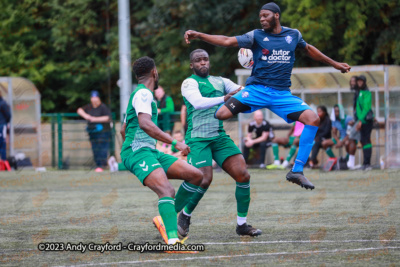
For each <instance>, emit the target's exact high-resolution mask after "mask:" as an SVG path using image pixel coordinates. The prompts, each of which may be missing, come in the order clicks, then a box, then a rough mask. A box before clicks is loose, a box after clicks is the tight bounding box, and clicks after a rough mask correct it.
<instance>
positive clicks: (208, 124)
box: [178, 49, 261, 236]
mask: <svg viewBox="0 0 400 267" xmlns="http://www.w3.org/2000/svg"><path fill="white" fill-rule="evenodd" d="M190 62H191V63H190V68H191V69H192V70H193V72H194V74H193V75H192V76H190V77H189V78H187V79H186V80H185V81H184V82H183V83H182V88H181V91H182V96H183V99H184V102H185V105H186V107H187V125H188V130H187V132H186V138H185V140H186V144H187V145H189V146H190V153H189V154H188V163H190V164H191V165H193V166H195V167H196V168H199V169H200V170H201V171H202V172H203V180H202V182H201V184H200V187H199V188H198V189H197V191H196V192H195V193H194V195H193V196H192V199H191V200H190V202H189V203H188V204H187V205H186V206H185V208H184V210H183V211H182V212H181V213H180V214H179V218H178V232H179V234H180V235H181V236H187V235H188V232H189V225H190V219H191V216H192V212H193V210H194V209H195V208H196V206H197V205H198V203H199V202H200V200H201V198H202V197H203V195H204V194H205V192H206V191H207V189H208V187H209V185H210V184H211V182H212V177H213V175H212V174H213V173H212V172H213V169H212V160H213V159H214V160H215V161H216V162H217V164H218V165H219V166H220V167H221V168H222V169H224V170H225V171H226V172H227V173H228V174H229V175H230V176H231V177H232V178H233V179H234V180H235V181H236V192H235V197H236V202H237V214H238V217H237V227H236V233H237V234H239V235H249V236H257V235H260V234H261V230H259V229H256V228H253V227H252V226H251V225H248V224H247V223H246V221H247V213H248V209H249V204H250V175H249V173H248V171H247V169H246V163H245V161H244V158H243V156H242V153H241V152H240V150H239V149H238V147H237V146H236V145H235V143H234V142H233V141H232V139H231V138H230V137H229V136H228V135H227V134H226V133H225V130H224V128H223V122H222V121H220V120H218V119H216V118H215V117H214V113H215V111H216V110H217V109H218V106H219V105H220V104H222V103H224V102H225V101H226V100H228V99H229V98H230V97H231V96H232V95H233V94H235V93H237V92H238V91H240V88H241V87H240V86H239V85H237V84H235V83H234V82H232V81H231V80H229V79H225V78H222V77H215V76H210V75H209V68H210V63H209V57H208V53H207V52H206V51H205V50H202V49H197V50H194V51H193V52H192V53H191V54H190Z"/></svg>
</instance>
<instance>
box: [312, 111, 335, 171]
mask: <svg viewBox="0 0 400 267" xmlns="http://www.w3.org/2000/svg"><path fill="white" fill-rule="evenodd" d="M317 113H318V116H319V119H320V120H321V123H320V125H319V127H318V131H317V134H316V135H315V139H314V146H313V148H312V151H311V161H310V166H311V167H314V166H316V165H317V163H318V162H317V156H318V152H319V149H320V148H321V147H322V141H324V140H325V139H329V138H331V137H332V122H331V119H330V118H329V116H328V111H327V109H326V107H325V106H318V108H317Z"/></svg>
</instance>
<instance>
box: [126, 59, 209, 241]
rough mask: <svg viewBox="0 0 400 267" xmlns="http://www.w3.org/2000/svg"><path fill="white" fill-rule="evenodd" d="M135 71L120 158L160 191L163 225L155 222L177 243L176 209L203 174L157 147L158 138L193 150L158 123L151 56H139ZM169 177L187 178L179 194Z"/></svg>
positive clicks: (140, 178) (178, 146)
mask: <svg viewBox="0 0 400 267" xmlns="http://www.w3.org/2000/svg"><path fill="white" fill-rule="evenodd" d="M133 71H134V73H135V75H136V78H137V80H138V86H137V88H136V89H135V91H133V92H132V94H131V95H130V98H129V102H128V107H127V110H126V124H125V125H124V127H125V134H124V136H125V141H124V143H123V145H122V148H121V159H122V161H123V163H124V165H125V167H126V168H127V169H128V170H130V171H131V172H132V173H133V174H134V175H136V176H137V178H138V179H139V181H140V182H141V183H142V184H143V185H144V186H148V187H149V188H150V189H151V190H153V191H154V192H155V193H156V194H157V195H158V198H159V200H158V209H159V212H160V215H161V218H162V222H163V224H164V225H162V226H160V225H157V224H156V221H157V222H160V221H161V220H158V219H157V220H156V218H157V217H155V218H154V219H153V222H154V223H155V224H156V226H157V228H158V229H159V230H160V233H161V235H162V236H163V239H164V240H165V242H166V243H168V244H174V243H176V242H180V241H179V238H178V233H177V212H179V211H181V210H182V209H183V207H184V206H185V205H186V204H187V203H188V202H189V201H190V199H191V197H192V195H193V194H194V193H195V192H196V191H197V189H198V188H199V185H200V183H201V181H202V178H203V174H202V173H201V171H199V170H198V169H196V168H194V167H193V166H191V165H189V164H188V163H187V162H185V161H183V160H178V159H177V158H175V157H173V156H171V155H167V154H164V153H161V152H160V151H158V150H156V149H155V147H156V142H157V140H159V141H162V142H164V143H167V144H172V145H173V146H174V147H175V148H176V149H178V150H180V151H182V154H183V155H187V154H188V153H189V152H190V148H189V146H187V145H186V144H184V143H182V142H178V141H177V140H175V139H172V137H171V136H170V135H169V134H166V133H164V132H163V131H161V129H160V128H158V127H157V126H156V125H157V105H156V103H155V101H154V100H153V91H154V89H155V88H157V87H158V86H157V83H158V73H157V69H156V66H155V63H154V60H153V59H151V58H149V57H142V58H139V59H137V60H136V61H135V62H134V64H133ZM168 179H180V180H184V182H183V183H182V184H181V186H180V188H179V190H178V192H177V193H176V195H175V190H174V188H173V187H172V185H171V184H170V183H169V181H168ZM164 227H165V228H164ZM163 229H165V230H163ZM165 232H166V233H165Z"/></svg>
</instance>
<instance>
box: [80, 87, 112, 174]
mask: <svg viewBox="0 0 400 267" xmlns="http://www.w3.org/2000/svg"><path fill="white" fill-rule="evenodd" d="M76 112H77V113H78V114H79V115H80V116H81V117H82V118H84V119H85V120H87V121H88V126H87V131H88V133H89V139H90V143H91V144H92V151H93V158H94V161H95V163H96V167H97V168H96V169H95V171H96V172H102V171H103V167H104V166H107V154H108V150H109V147H110V138H111V127H110V121H111V111H110V109H109V108H108V107H107V106H106V105H105V104H103V103H101V100H100V94H99V92H98V91H92V92H91V93H90V104H87V105H85V106H83V107H80V108H78V110H77V111H76Z"/></svg>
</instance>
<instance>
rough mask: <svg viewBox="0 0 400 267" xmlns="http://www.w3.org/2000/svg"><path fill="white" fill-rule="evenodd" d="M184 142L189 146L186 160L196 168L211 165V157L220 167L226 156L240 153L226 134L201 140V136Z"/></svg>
mask: <svg viewBox="0 0 400 267" xmlns="http://www.w3.org/2000/svg"><path fill="white" fill-rule="evenodd" d="M186 144H187V145H188V146H189V147H190V153H189V155H188V156H187V161H188V163H189V164H191V165H193V166H194V167H196V168H201V167H206V166H212V160H213V159H214V160H215V161H216V162H217V164H218V165H219V166H220V167H222V163H224V161H225V160H226V159H227V158H228V157H230V156H233V155H236V154H241V153H242V152H240V150H239V148H238V147H237V146H236V145H235V143H234V142H233V141H232V139H231V138H230V137H229V136H228V135H223V136H217V137H215V138H213V139H211V140H210V139H208V140H203V141H202V140H201V138H193V139H191V140H189V141H187V142H186Z"/></svg>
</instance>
